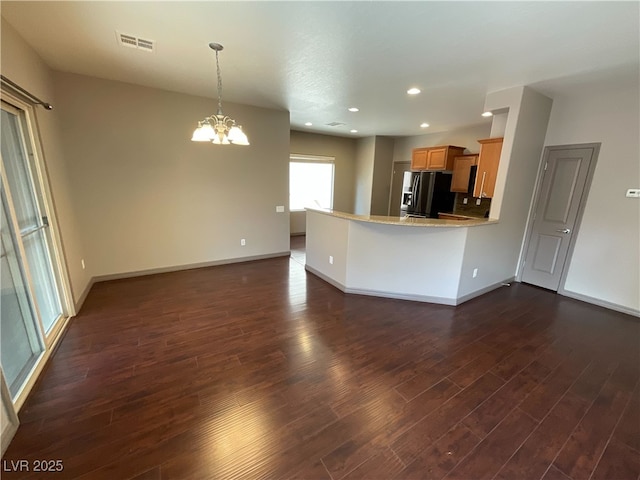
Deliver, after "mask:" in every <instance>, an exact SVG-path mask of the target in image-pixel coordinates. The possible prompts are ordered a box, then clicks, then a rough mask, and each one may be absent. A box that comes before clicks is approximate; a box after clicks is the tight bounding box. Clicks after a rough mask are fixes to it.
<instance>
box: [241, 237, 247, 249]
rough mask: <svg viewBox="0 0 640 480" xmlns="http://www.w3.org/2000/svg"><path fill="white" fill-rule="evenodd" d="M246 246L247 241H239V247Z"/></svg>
mask: <svg viewBox="0 0 640 480" xmlns="http://www.w3.org/2000/svg"><path fill="white" fill-rule="evenodd" d="M246 244H247V241H246V240H245V239H244V238H241V239H240V246H242V247H244V246H245V245H246Z"/></svg>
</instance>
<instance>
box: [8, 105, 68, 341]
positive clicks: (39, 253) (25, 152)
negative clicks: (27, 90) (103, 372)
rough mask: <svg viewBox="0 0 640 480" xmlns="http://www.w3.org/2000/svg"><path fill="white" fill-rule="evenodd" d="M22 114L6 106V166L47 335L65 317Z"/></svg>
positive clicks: (47, 227) (46, 220) (47, 226)
mask: <svg viewBox="0 0 640 480" xmlns="http://www.w3.org/2000/svg"><path fill="white" fill-rule="evenodd" d="M20 114H21V112H20V111H19V110H17V109H14V108H11V107H10V106H9V105H3V106H2V119H1V120H0V125H1V126H2V163H3V167H4V171H5V175H6V181H7V185H8V189H9V191H10V192H11V199H12V203H13V209H14V211H15V215H16V220H17V222H18V227H19V229H20V237H21V240H22V244H23V246H24V250H25V253H26V256H27V262H28V264H29V270H30V273H31V276H32V280H33V285H34V287H35V294H36V300H37V304H38V308H39V309H40V315H41V319H42V323H43V324H44V328H45V332H46V333H48V332H49V331H50V330H51V328H52V327H53V326H54V325H55V323H56V322H57V321H58V320H59V319H60V317H61V316H62V305H61V303H60V297H59V294H58V287H57V285H56V281H55V276H54V274H53V262H52V261H51V254H50V247H49V238H48V237H49V235H50V231H49V230H50V229H49V221H48V218H47V215H46V214H45V213H44V212H43V205H42V203H43V202H42V196H41V195H38V193H39V189H38V188H36V187H37V185H38V184H37V182H36V176H35V175H34V173H36V168H35V167H36V165H35V162H34V161H33V159H34V158H35V156H34V154H33V151H31V150H32V149H31V148H30V147H31V145H30V142H29V141H28V140H29V137H28V136H27V135H25V133H26V132H25V130H26V128H25V127H26V125H24V122H21V120H22V118H21V115H20Z"/></svg>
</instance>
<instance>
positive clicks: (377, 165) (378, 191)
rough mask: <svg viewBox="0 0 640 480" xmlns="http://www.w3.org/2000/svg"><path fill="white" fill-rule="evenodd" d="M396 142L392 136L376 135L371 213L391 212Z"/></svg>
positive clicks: (384, 213)
mask: <svg viewBox="0 0 640 480" xmlns="http://www.w3.org/2000/svg"><path fill="white" fill-rule="evenodd" d="M394 143H395V142H394V139H393V138H392V137H376V150H375V154H374V161H373V181H372V186H371V215H387V214H388V213H389V195H390V194H391V170H392V167H393V148H394Z"/></svg>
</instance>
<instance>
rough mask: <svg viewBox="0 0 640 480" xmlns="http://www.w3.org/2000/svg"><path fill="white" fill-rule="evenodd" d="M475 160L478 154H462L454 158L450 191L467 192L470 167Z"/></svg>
mask: <svg viewBox="0 0 640 480" xmlns="http://www.w3.org/2000/svg"><path fill="white" fill-rule="evenodd" d="M477 161H478V155H464V156H462V157H456V158H455V160H454V161H453V178H452V179H451V191H452V192H460V193H468V192H469V176H470V175H471V167H473V166H474V165H475V164H476V162H477Z"/></svg>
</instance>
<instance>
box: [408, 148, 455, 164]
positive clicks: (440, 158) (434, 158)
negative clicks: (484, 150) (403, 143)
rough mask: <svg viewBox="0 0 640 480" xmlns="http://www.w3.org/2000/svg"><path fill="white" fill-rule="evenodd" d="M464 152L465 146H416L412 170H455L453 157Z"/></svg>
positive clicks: (412, 156) (412, 157) (412, 155)
mask: <svg viewBox="0 0 640 480" xmlns="http://www.w3.org/2000/svg"><path fill="white" fill-rule="evenodd" d="M463 153H464V147H454V146H453V145H444V146H440V147H425V148H414V149H413V151H412V152H411V170H453V159H454V158H455V157H457V156H460V155H462V154H463Z"/></svg>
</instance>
